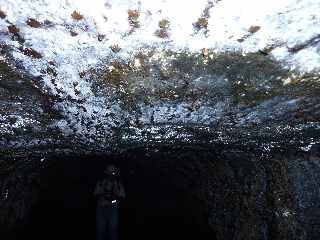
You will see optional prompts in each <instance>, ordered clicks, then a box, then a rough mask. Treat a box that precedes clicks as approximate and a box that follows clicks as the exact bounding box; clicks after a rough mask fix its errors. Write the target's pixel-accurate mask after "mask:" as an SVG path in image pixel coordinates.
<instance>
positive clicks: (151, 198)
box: [10, 157, 212, 240]
mask: <svg viewBox="0 0 320 240" xmlns="http://www.w3.org/2000/svg"><path fill="white" fill-rule="evenodd" d="M130 160H131V159H130V158H125V157H108V158H106V157H81V158H72V159H59V160H56V159H55V160H53V163H52V164H51V167H49V168H48V169H46V170H45V171H43V173H42V176H41V181H42V184H41V189H40V192H39V199H38V201H37V203H36V204H35V205H34V207H33V208H32V211H31V214H30V215H29V216H28V217H27V221H26V224H24V226H23V227H22V228H20V229H19V230H16V231H15V236H11V237H10V238H11V239H26V238H27V239H33V240H38V239H39V240H40V239H41V240H43V239H46V240H51V239H55V240H56V239H95V206H96V205H95V199H94V197H93V191H94V187H95V184H96V181H97V179H98V178H99V175H100V174H102V171H103V168H104V166H105V165H106V163H108V162H111V161H113V162H116V164H117V165H118V167H119V168H120V174H121V178H122V181H123V183H124V186H125V189H126V193H127V197H126V199H125V200H124V201H122V202H121V209H120V239H140V240H141V239H176V238H177V239H189V238H194V239H209V237H210V236H209V235H211V234H210V232H209V227H208V225H207V220H206V219H207V216H205V214H204V210H203V209H202V207H201V204H200V203H198V201H197V200H196V199H195V198H194V197H192V193H190V192H188V191H186V189H185V188H180V187H179V184H178V183H174V182H172V181H174V179H173V177H172V176H171V175H170V171H169V172H168V169H167V168H163V169H161V168H158V167H159V166H158V167H157V165H152V164H150V165H148V164H147V165H146V164H145V159H142V161H141V162H139V161H137V160H135V161H130ZM167 161H168V162H170V161H169V160H167ZM152 166H154V167H152ZM159 169H160V170H159ZM163 170H164V171H163ZM210 239H212V235H211V237H210Z"/></svg>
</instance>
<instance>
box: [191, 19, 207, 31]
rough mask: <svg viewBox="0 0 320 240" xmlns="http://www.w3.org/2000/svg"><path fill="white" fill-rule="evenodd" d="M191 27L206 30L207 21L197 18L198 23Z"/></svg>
mask: <svg viewBox="0 0 320 240" xmlns="http://www.w3.org/2000/svg"><path fill="white" fill-rule="evenodd" d="M193 26H194V28H196V29H197V30H201V29H207V27H208V19H207V18H199V19H198V21H197V22H195V23H194V24H193Z"/></svg>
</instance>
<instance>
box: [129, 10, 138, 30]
mask: <svg viewBox="0 0 320 240" xmlns="http://www.w3.org/2000/svg"><path fill="white" fill-rule="evenodd" d="M139 16H140V13H139V11H138V10H131V9H129V10H128V21H129V24H130V26H132V27H133V28H138V27H140V24H139V21H138V18H139Z"/></svg>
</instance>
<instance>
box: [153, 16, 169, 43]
mask: <svg viewBox="0 0 320 240" xmlns="http://www.w3.org/2000/svg"><path fill="white" fill-rule="evenodd" d="M158 26H159V28H160V29H158V30H157V31H156V32H155V35H156V36H157V37H159V38H168V37H169V32H168V31H169V26H170V22H169V21H168V20H167V19H162V20H160V21H159V23H158Z"/></svg>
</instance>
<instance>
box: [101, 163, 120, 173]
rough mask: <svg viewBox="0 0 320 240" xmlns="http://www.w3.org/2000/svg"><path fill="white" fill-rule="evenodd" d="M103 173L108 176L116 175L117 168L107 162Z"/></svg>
mask: <svg viewBox="0 0 320 240" xmlns="http://www.w3.org/2000/svg"><path fill="white" fill-rule="evenodd" d="M104 173H105V174H106V175H108V176H117V175H118V168H117V167H116V166H115V165H113V164H108V165H107V166H106V168H105V170H104Z"/></svg>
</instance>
